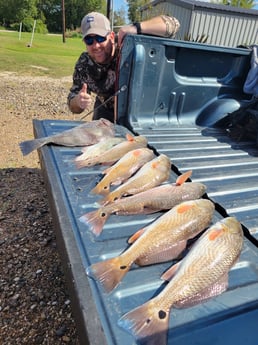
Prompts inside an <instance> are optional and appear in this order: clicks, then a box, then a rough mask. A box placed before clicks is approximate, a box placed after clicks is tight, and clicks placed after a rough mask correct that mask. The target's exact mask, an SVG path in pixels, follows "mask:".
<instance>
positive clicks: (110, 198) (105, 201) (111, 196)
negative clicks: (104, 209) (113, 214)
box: [98, 191, 121, 206]
mask: <svg viewBox="0 0 258 345" xmlns="http://www.w3.org/2000/svg"><path fill="white" fill-rule="evenodd" d="M120 197H121V195H120V194H119V193H116V191H113V192H111V193H108V194H107V195H106V196H105V197H104V198H103V199H101V200H99V201H98V204H99V205H101V206H104V205H107V204H110V203H111V202H114V201H116V200H117V199H120Z"/></svg>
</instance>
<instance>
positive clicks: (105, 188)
mask: <svg viewBox="0 0 258 345" xmlns="http://www.w3.org/2000/svg"><path fill="white" fill-rule="evenodd" d="M109 192H110V186H109V184H106V185H103V183H101V182H99V183H98V184H97V185H96V186H95V187H94V188H93V189H92V190H91V194H100V195H107V194H108V193H109Z"/></svg>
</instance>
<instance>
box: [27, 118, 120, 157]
mask: <svg viewBox="0 0 258 345" xmlns="http://www.w3.org/2000/svg"><path fill="white" fill-rule="evenodd" d="M113 136H115V127H114V124H113V123H112V122H110V121H108V120H106V119H99V120H93V121H90V122H85V123H83V124H81V125H79V126H75V127H73V128H71V129H68V130H65V131H63V132H61V133H58V134H54V135H50V136H48V137H43V138H38V139H33V140H26V141H23V142H21V143H20V148H21V151H22V153H23V155H24V156H25V155H27V154H29V153H30V152H32V151H34V150H36V149H39V148H40V147H42V146H44V145H47V144H51V143H52V144H55V145H61V146H87V145H92V144H96V143H97V142H99V141H101V140H105V139H106V138H108V137H113Z"/></svg>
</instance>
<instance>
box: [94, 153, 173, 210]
mask: <svg viewBox="0 0 258 345" xmlns="http://www.w3.org/2000/svg"><path fill="white" fill-rule="evenodd" d="M170 172H171V161H170V159H169V157H168V156H166V155H164V154H161V155H160V156H158V157H156V158H154V159H152V160H151V161H150V162H147V163H145V164H144V165H143V166H142V167H141V169H140V170H139V171H137V173H136V174H135V175H134V176H132V177H131V178H129V180H128V181H126V182H125V183H124V184H122V185H121V186H120V187H118V188H116V189H115V190H114V191H113V192H111V193H109V194H108V195H107V196H106V197H105V198H103V199H102V200H101V201H100V202H99V203H100V204H101V205H105V204H107V203H110V202H112V201H115V200H117V199H120V198H121V197H123V196H126V195H134V194H137V193H140V192H143V191H145V190H147V189H150V188H153V187H156V186H158V185H160V184H161V183H163V182H165V181H167V180H168V179H169V176H170Z"/></svg>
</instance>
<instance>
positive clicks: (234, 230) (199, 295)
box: [118, 217, 243, 345]
mask: <svg viewBox="0 0 258 345" xmlns="http://www.w3.org/2000/svg"><path fill="white" fill-rule="evenodd" d="M242 245H243V230H242V227H241V224H240V223H239V222H238V221H237V220H236V219H235V218H233V217H228V218H225V219H223V220H222V221H220V222H218V223H216V224H214V225H213V226H211V227H210V228H209V229H208V230H207V231H205V233H204V234H203V235H202V236H201V237H200V238H199V239H198V240H197V241H196V242H195V244H194V245H193V247H192V249H191V250H190V251H189V253H188V254H187V255H186V256H185V258H184V259H183V260H182V261H181V262H179V263H178V264H176V265H174V266H172V268H170V270H169V271H167V272H165V274H164V275H163V276H162V278H163V279H166V280H167V279H169V280H170V282H169V283H168V285H167V286H166V287H165V288H164V289H163V290H162V292H161V293H159V294H158V295H157V296H156V297H154V298H152V299H151V300H150V301H148V302H146V303H145V304H143V305H142V306H140V307H138V308H136V309H134V310H132V311H130V312H129V313H127V314H125V315H124V316H123V317H122V318H121V319H120V320H119V321H118V324H119V326H121V327H123V328H124V329H126V330H127V331H128V332H130V333H131V334H133V335H134V336H135V337H136V338H137V340H141V341H143V340H144V344H146V345H147V344H159V345H165V344H166V343H167V330H168V325H169V315H170V310H171V308H173V307H176V308H182V307H189V306H192V305H195V304H197V303H201V302H204V301H206V300H207V299H209V298H211V297H215V296H217V295H219V294H221V293H222V292H224V291H225V290H226V289H227V286H228V272H229V270H230V268H231V267H232V266H233V265H234V264H235V263H236V261H237V260H238V258H239V255H240V253H241V250H242Z"/></svg>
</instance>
